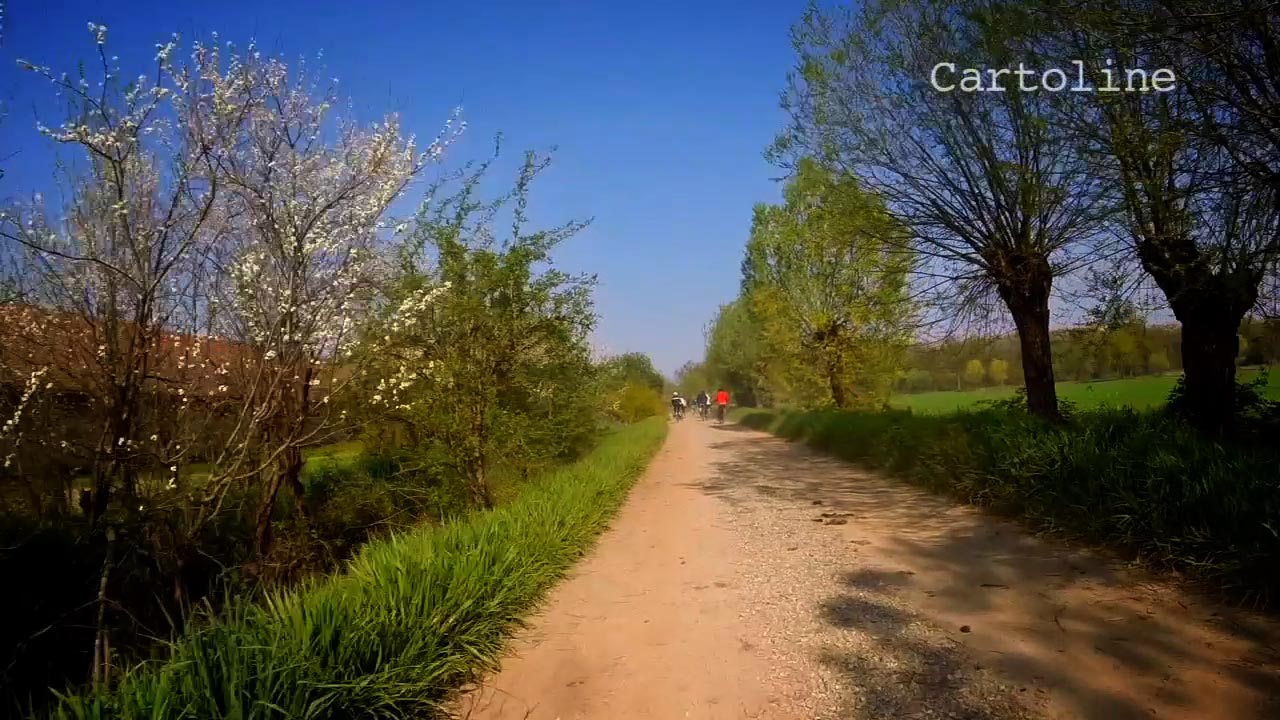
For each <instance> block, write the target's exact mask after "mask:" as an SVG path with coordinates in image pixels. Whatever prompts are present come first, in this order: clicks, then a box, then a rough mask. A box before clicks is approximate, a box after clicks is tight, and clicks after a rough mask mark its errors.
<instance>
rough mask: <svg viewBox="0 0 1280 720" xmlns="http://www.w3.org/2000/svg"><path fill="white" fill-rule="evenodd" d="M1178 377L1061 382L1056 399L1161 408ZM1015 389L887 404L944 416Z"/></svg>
mask: <svg viewBox="0 0 1280 720" xmlns="http://www.w3.org/2000/svg"><path fill="white" fill-rule="evenodd" d="M1258 372H1259V371H1257V370H1249V371H1242V372H1241V373H1240V374H1239V376H1238V377H1239V378H1240V379H1241V380H1250V379H1253V378H1255V377H1257V376H1258ZM1178 377H1179V376H1178V375H1148V376H1144V377H1135V378H1124V379H1120V380H1094V381H1091V382H1060V383H1058V398H1059V399H1062V400H1069V401H1071V402H1073V403H1075V404H1076V406H1077V407H1079V408H1081V409H1088V408H1095V407H1101V406H1103V405H1111V406H1121V405H1127V406H1129V407H1135V408H1151V407H1156V406H1158V405H1162V404H1163V403H1164V401H1165V399H1166V398H1167V397H1168V396H1169V391H1170V390H1171V389H1173V385H1174V383H1176V382H1177V381H1178ZM1015 390H1016V387H1014V386H1005V387H989V388H978V389H975V390H942V391H935V392H925V393H916V394H912V395H895V396H894V397H893V399H892V400H891V401H890V404H891V405H893V406H894V407H899V408H910V409H911V410H912V411H914V412H920V413H947V412H954V411H956V410H961V409H964V408H969V407H973V406H974V405H976V404H977V403H979V402H980V401H982V400H1000V399H1002V398H1007V397H1010V396H1011V395H1013V393H1014V391H1015ZM1266 395H1267V397H1268V398H1270V399H1272V400H1280V373H1270V374H1269V377H1268V384H1267V392H1266Z"/></svg>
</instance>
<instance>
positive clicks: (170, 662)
mask: <svg viewBox="0 0 1280 720" xmlns="http://www.w3.org/2000/svg"><path fill="white" fill-rule="evenodd" d="M665 434H666V423H665V422H663V420H662V419H660V418H655V419H650V420H647V421H644V422H642V423H638V424H636V425H631V426H628V427H626V428H622V429H620V430H617V431H615V432H613V433H611V434H610V435H609V436H608V437H606V438H605V439H604V440H603V442H602V443H601V444H600V446H599V447H598V448H596V449H595V450H594V451H593V452H592V453H591V454H590V455H588V456H587V457H585V458H584V459H583V460H581V461H579V462H577V463H574V464H573V465H570V466H568V467H566V468H564V469H562V470H559V471H556V472H553V473H550V474H548V475H546V476H545V477H542V478H539V479H537V480H534V481H532V482H530V484H529V486H528V487H527V489H526V490H524V491H523V492H522V493H521V494H520V496H519V497H517V498H516V499H515V500H513V501H512V502H511V503H510V504H508V505H506V506H503V507H500V508H498V509H496V510H493V511H489V512H483V513H474V514H472V515H470V516H469V517H467V518H464V519H462V520H460V521H458V522H454V523H450V524H447V525H445V526H443V527H439V528H430V529H422V530H415V531H412V532H407V533H403V534H401V535H398V536H396V537H393V538H391V539H388V540H384V541H376V542H373V543H370V544H369V545H367V546H366V547H365V548H364V549H363V550H362V551H361V552H360V553H359V554H358V555H357V556H356V558H355V559H354V560H353V561H352V562H351V563H350V565H349V567H348V568H347V570H346V571H345V572H343V573H342V574H340V575H336V576H331V577H328V578H324V579H320V580H315V581H310V582H305V583H303V584H302V585H300V586H299V587H297V588H296V589H294V590H292V591H289V592H283V593H279V594H276V595H273V596H271V597H270V598H269V599H268V600H267V601H266V602H263V603H255V604H249V603H232V605H231V607H230V609H229V610H227V611H225V612H223V613H220V614H219V616H218V617H216V618H213V619H211V620H209V621H206V622H203V623H198V625H199V627H198V628H196V629H194V630H192V631H190V632H188V633H187V634H186V635H185V636H184V637H183V638H181V639H180V640H178V641H177V642H176V643H174V644H173V645H172V646H171V647H170V648H169V652H168V653H167V654H166V655H167V656H166V657H165V658H164V659H162V660H158V661H155V662H153V663H148V664H144V665H142V666H139V667H138V668H136V669H134V670H133V671H132V672H130V673H129V674H128V675H127V676H126V677H125V679H124V680H123V681H122V682H121V683H120V685H119V687H118V688H117V689H116V690H115V691H113V692H111V693H109V694H98V695H93V694H89V695H80V696H72V697H67V698H65V699H64V700H63V702H62V704H61V707H60V709H59V710H58V712H57V713H56V717H60V718H142V717H146V718H157V719H158V718H193V719H194V718H215V717H216V718H222V717H234V718H240V719H241V720H251V719H256V718H350V717H378V718H405V717H415V718H421V717H432V716H435V715H437V714H439V713H440V711H441V703H443V702H444V701H445V700H447V699H448V697H449V695H450V693H451V692H452V691H453V690H454V689H455V688H457V687H458V685H459V684H460V683H462V682H465V681H466V680H468V679H470V678H472V677H474V676H475V675H476V674H477V673H479V672H483V671H486V670H489V669H492V668H493V667H494V666H495V663H496V660H497V658H498V654H499V652H500V651H501V649H502V645H503V642H504V640H505V638H506V637H507V636H508V634H509V633H510V632H511V631H512V630H513V629H514V628H516V627H517V625H518V624H519V622H520V618H521V617H522V616H523V615H524V614H525V613H527V612H528V611H529V610H530V609H532V608H533V606H534V605H535V604H536V603H537V602H538V600H539V599H540V598H541V597H542V595H543V593H544V592H545V591H546V590H547V588H548V587H550V586H551V585H552V584H553V583H554V582H555V581H556V580H557V579H559V578H560V577H561V576H562V575H563V574H564V573H565V571H566V570H567V569H568V568H569V567H570V565H572V563H573V562H574V561H575V560H576V559H577V558H578V557H579V556H581V555H582V554H583V552H584V551H585V550H586V549H587V548H588V547H589V546H590V544H591V543H592V541H593V540H594V538H595V537H596V535H597V534H598V533H599V532H600V531H601V530H602V529H603V528H604V526H605V524H606V523H607V522H608V520H609V518H610V517H611V515H612V514H613V513H614V511H615V510H616V509H617V508H618V506H619V505H620V504H621V503H622V500H623V499H624V498H625V496H626V493H627V490H628V489H629V488H630V486H631V483H632V482H633V481H634V480H635V478H636V477H637V476H638V475H639V474H640V472H641V470H642V469H643V468H644V467H645V465H646V464H647V462H648V460H649V458H650V457H651V456H652V454H653V452H654V451H655V450H656V449H657V447H658V446H659V445H660V444H661V442H662V439H663V437H664V436H665Z"/></svg>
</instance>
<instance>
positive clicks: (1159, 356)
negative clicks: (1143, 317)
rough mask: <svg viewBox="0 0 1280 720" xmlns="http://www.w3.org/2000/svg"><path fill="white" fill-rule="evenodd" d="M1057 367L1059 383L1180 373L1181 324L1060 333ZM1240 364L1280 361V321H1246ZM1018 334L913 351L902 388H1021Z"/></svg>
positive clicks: (898, 387) (1056, 344)
mask: <svg viewBox="0 0 1280 720" xmlns="http://www.w3.org/2000/svg"><path fill="white" fill-rule="evenodd" d="M1052 337H1053V344H1052V347H1053V370H1054V376H1055V377H1056V378H1057V379H1058V380H1060V381H1061V380H1105V379H1110V378H1122V377H1134V376H1137V375H1158V374H1161V373H1165V372H1170V371H1181V370H1182V351H1181V342H1182V331H1181V328H1180V327H1179V326H1178V325H1174V324H1157V325H1147V324H1145V323H1143V322H1132V323H1128V324H1125V325H1122V326H1120V327H1116V328H1106V327H1097V326H1089V325H1086V326H1081V327H1075V328H1067V329H1061V330H1055V331H1054V332H1053V333H1052ZM1237 362H1238V364H1239V365H1241V366H1246V365H1272V364H1276V363H1280V320H1277V319H1274V318H1273V319H1268V320H1253V319H1246V320H1245V322H1244V323H1242V324H1241V326H1240V353H1239V355H1238V358H1237ZM1021 384H1022V356H1021V352H1020V351H1019V348H1018V336H1017V335H1014V334H1012V333H1010V334H1008V335H1001V336H998V337H995V338H973V337H969V338H963V339H958V340H949V341H946V342H942V343H938V344H932V345H921V346H917V347H914V348H912V349H911V350H909V351H908V354H907V362H906V370H905V371H904V372H903V373H901V374H900V375H899V377H898V381H897V383H896V385H895V389H896V390H897V391H898V392H926V391H929V390H960V389H964V388H973V387H987V386H993V385H1021Z"/></svg>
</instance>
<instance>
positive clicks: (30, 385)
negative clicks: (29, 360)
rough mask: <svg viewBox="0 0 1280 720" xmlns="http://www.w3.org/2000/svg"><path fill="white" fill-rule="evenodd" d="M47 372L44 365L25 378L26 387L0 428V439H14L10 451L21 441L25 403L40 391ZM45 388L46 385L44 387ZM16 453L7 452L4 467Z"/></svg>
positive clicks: (11, 460)
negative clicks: (6, 437)
mask: <svg viewBox="0 0 1280 720" xmlns="http://www.w3.org/2000/svg"><path fill="white" fill-rule="evenodd" d="M48 371H49V367H48V366H47V365H46V366H44V367H42V368H40V369H39V370H34V371H32V373H31V375H30V376H29V377H28V378H27V383H26V386H25V387H24V388H23V389H22V396H21V397H19V398H18V405H17V407H15V408H14V411H13V415H12V416H11V417H9V419H8V420H5V422H4V426H3V427H0V437H3V436H6V435H13V436H14V437H15V439H14V444H13V446H12V449H13V450H14V451H16V450H17V447H18V443H19V442H20V441H21V440H22V432H21V431H19V430H18V424H19V423H21V422H22V413H23V412H24V411H25V410H26V407H27V403H29V402H30V401H31V396H32V395H35V393H36V390H39V389H40V379H41V378H43V377H44V375H45V373H46V372H48ZM46 387H47V385H46ZM15 454H16V452H9V453H8V454H6V455H5V456H4V467H5V468H8V467H9V466H10V465H11V464H12V463H13V457H14V455H15Z"/></svg>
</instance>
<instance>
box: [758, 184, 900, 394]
mask: <svg viewBox="0 0 1280 720" xmlns="http://www.w3.org/2000/svg"><path fill="white" fill-rule="evenodd" d="M784 197H785V202H784V204H782V205H758V206H757V207H756V209H755V216H754V218H753V220H752V226H751V239H750V241H749V242H748V243H747V251H746V260H745V261H744V263H743V267H744V275H745V277H744V282H743V285H744V289H745V293H746V297H747V298H749V299H750V301H751V302H752V303H753V307H754V308H755V311H756V313H757V315H758V316H759V317H761V318H762V320H763V328H764V336H765V338H767V341H766V345H767V347H768V348H769V352H770V354H771V355H772V356H774V357H781V358H786V359H787V360H788V362H787V363H786V366H787V368H788V371H789V372H788V375H789V376H790V378H791V379H792V381H793V383H794V384H795V385H796V386H797V388H799V387H801V386H806V385H812V382H810V376H812V378H816V380H817V381H818V382H819V387H821V388H822V391H823V393H824V394H825V395H826V396H827V397H828V398H829V399H830V401H831V402H833V403H835V405H836V407H841V408H845V407H851V406H854V405H856V404H859V403H863V402H868V401H875V400H883V399H885V398H886V397H887V394H888V391H889V389H890V387H891V385H892V383H893V379H894V377H895V373H896V371H897V370H898V369H899V368H900V366H901V361H902V358H903V355H904V352H905V345H906V341H907V340H908V339H909V336H910V329H911V326H912V325H911V323H912V320H913V316H912V315H913V314H912V306H911V304H910V302H909V301H908V300H907V297H906V290H907V274H908V272H909V271H910V268H911V257H912V256H911V254H910V253H909V251H908V250H907V249H905V248H904V244H903V237H902V235H903V229H902V227H901V226H900V225H898V224H897V223H896V221H895V220H894V219H893V218H892V217H891V216H890V215H889V214H888V213H887V212H885V209H884V205H883V203H881V201H880V200H879V199H878V198H877V197H876V196H875V195H873V194H871V193H868V192H866V191H865V190H863V188H862V186H861V184H860V183H859V182H858V181H857V180H856V179H855V178H854V177H852V176H850V175H838V174H833V173H832V172H831V171H830V170H828V169H827V168H824V167H822V166H821V165H819V164H818V163H817V162H815V161H813V160H811V159H804V160H802V161H801V162H800V163H799V164H798V166H797V168H796V174H795V177H794V178H792V180H791V181H790V182H789V183H788V184H787V187H786V189H785V191H784ZM804 394H807V393H805V392H804V391H801V395H804Z"/></svg>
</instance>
